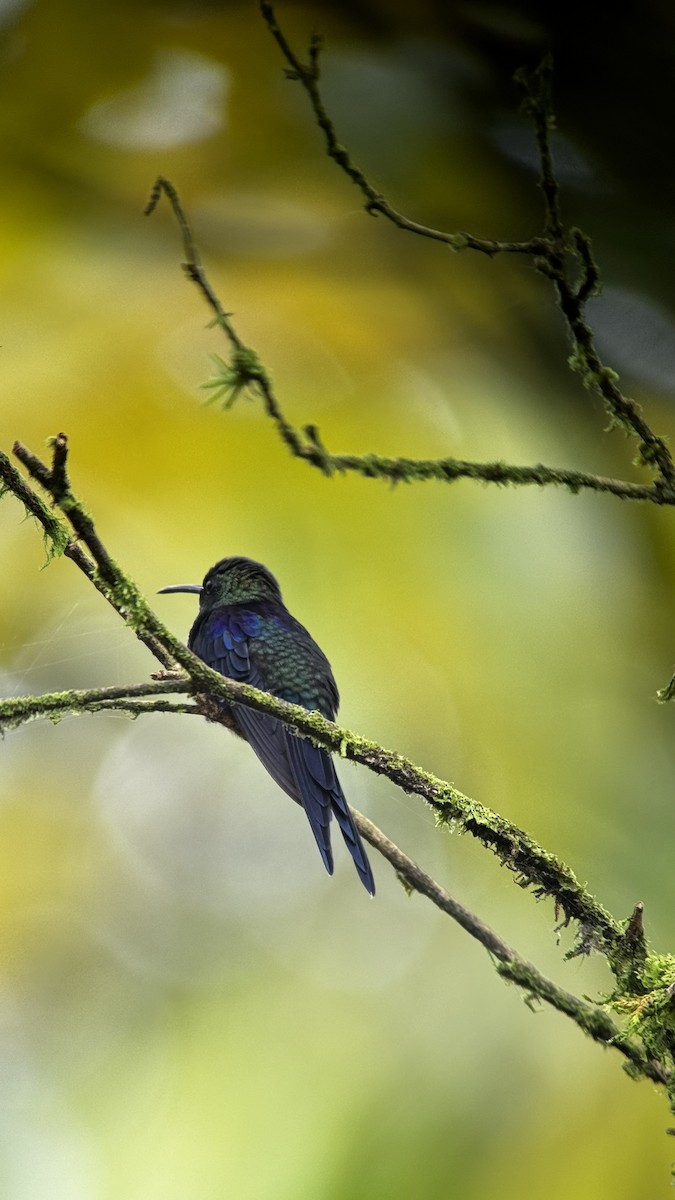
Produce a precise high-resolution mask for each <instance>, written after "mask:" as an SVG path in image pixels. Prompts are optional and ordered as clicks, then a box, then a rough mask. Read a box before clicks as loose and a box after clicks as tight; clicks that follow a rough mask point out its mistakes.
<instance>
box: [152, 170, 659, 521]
mask: <svg viewBox="0 0 675 1200" xmlns="http://www.w3.org/2000/svg"><path fill="white" fill-rule="evenodd" d="M162 193H164V194H165V195H166V196H167V197H168V199H169V201H170V203H171V207H172V209H173V212H174V214H175V217H176V220H177V222H178V225H179V228H180V230H181V233H182V237H183V248H184V253H185V255H186V263H185V264H184V266H185V269H186V274H187V275H188V278H190V279H191V280H192V281H193V282H194V283H195V284H196V285H197V287H198V288H199V290H200V292H201V293H202V295H203V297H204V298H205V299H206V301H207V303H208V304H209V306H210V307H211V309H212V311H213V312H214V313H215V315H216V319H217V324H218V325H220V326H221V327H222V328H223V330H224V332H225V334H226V336H227V337H228V339H229V341H230V343H231V345H232V346H233V348H234V354H233V358H232V360H231V362H230V363H229V364H227V367H226V369H227V375H226V376H224V377H223V378H222V384H223V389H224V390H226V391H229V392H230V393H231V395H232V396H236V394H238V393H239V391H241V390H242V389H244V388H246V387H248V388H251V389H252V390H255V391H257V392H258V394H259V396H260V397H261V399H262V401H263V404H264V407H265V411H266V413H267V415H268V416H269V417H270V418H271V419H272V420H273V421H274V423H275V424H276V426H277V429H278V430H279V433H280V435H281V437H282V439H283V441H284V442H285V444H286V445H287V446H288V448H289V450H290V451H291V453H292V454H293V455H294V456H295V457H296V458H299V459H302V460H303V461H305V462H307V463H309V464H311V465H312V466H315V467H318V468H319V469H320V470H321V471H323V473H324V474H326V475H333V474H344V473H346V472H352V473H355V474H358V475H361V476H364V477H365V478H367V479H383V480H386V481H387V482H389V483H401V482H403V483H417V482H422V481H427V480H436V481H438V482H442V483H454V482H455V481H456V480H458V479H475V480H479V481H480V482H482V483H491V484H497V485H503V484H508V485H510V486H512V487H531V486H537V487H565V488H567V489H568V490H569V491H570V492H572V493H574V494H576V493H578V492H580V491H584V490H585V491H594V492H606V493H608V494H610V495H614V496H617V497H619V498H620V499H622V500H643V501H645V500H646V501H649V502H651V503H652V504H657V505H675V486H674V487H673V488H670V487H668V488H666V487H663V486H662V485H660V484H651V485H645V484H638V483H632V482H630V481H628V480H622V479H611V478H608V477H606V476H603V475H595V474H592V473H591V472H588V471H575V470H571V469H566V468H560V467H547V466H545V465H544V464H543V463H536V464H535V465H533V466H519V465H517V464H515V463H505V462H483V463H481V462H471V461H467V460H466V459H459V458H448V457H446V458H440V459H415V458H386V457H384V456H382V455H379V454H364V455H356V454H331V453H329V451H328V450H327V449H326V447H325V445H324V444H323V442H322V440H321V437H320V435H319V431H318V429H317V428H316V426H314V425H307V426H305V429H304V434H305V436H304V438H303V436H302V434H301V433H300V432H299V431H298V430H297V429H296V428H295V427H294V426H293V425H292V424H291V423H290V421H288V420H287V418H286V417H285V415H284V413H283V411H282V408H281V404H280V403H279V399H278V397H277V395H276V393H275V391H274V387H273V385H272V382H271V379H270V376H269V374H268V372H267V371H266V370H265V369H264V367H263V366H262V364H261V362H260V360H259V358H258V356H257V355H256V353H255V351H254V350H252V349H251V348H250V347H247V346H244V343H243V342H242V341H241V339H240V337H239V336H238V334H237V333H236V330H235V328H234V325H233V323H232V321H231V319H230V314H227V313H225V312H224V310H223V307H222V304H221V303H220V301H219V299H218V297H217V296H216V293H215V292H214V289H213V287H212V286H211V284H210V282H209V280H208V278H207V275H206V272H205V270H204V267H203V265H202V262H201V259H200V256H199V253H198V250H197V247H196V243H195V239H194V235H193V233H192V229H191V227H190V223H189V221H188V219H187V216H186V213H185V210H184V208H183V206H182V203H181V200H180V197H179V196H178V193H177V191H176V188H175V187H174V186H173V184H172V183H171V182H170V181H169V180H167V179H164V178H163V177H160V178H159V179H158V180H157V181H156V183H155V185H154V187H153V190H152V193H151V198H150V203H149V204H148V207H147V208H146V212H153V211H154V209H155V207H156V205H157V202H158V199H159V197H160V195H161V194H162ZM219 382H220V380H219V379H218V378H216V380H215V381H214V383H215V385H216V386H217V385H218V383H219Z"/></svg>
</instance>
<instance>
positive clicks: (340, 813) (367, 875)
mask: <svg viewBox="0 0 675 1200" xmlns="http://www.w3.org/2000/svg"><path fill="white" fill-rule="evenodd" d="M331 807H332V809H333V813H334V815H335V820H336V821H337V823H338V825H339V826H340V831H341V833H342V836H343V838H344V840H345V842H346V844H347V849H348V850H349V853H350V854H351V856H352V858H353V860H354V866H355V867H356V870H357V871H358V874H359V879H360V880H361V883H362V884H363V886H364V888H365V889H366V891H367V892H370V895H371V896H374V895H375V880H374V879H373V872H372V870H371V867H370V863H369V862H368V855H367V854H366V851H365V848H364V845H363V842H362V841H361V835H360V834H359V831H358V829H357V828H356V825H355V824H354V818H353V816H352V814H351V811H350V808H349V805H348V804H347V801H346V799H345V797H344V794H343V792H342V789H341V788H340V785H339V784H338V790H337V792H333V795H332V796H331Z"/></svg>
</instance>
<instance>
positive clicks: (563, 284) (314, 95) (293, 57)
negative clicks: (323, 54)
mask: <svg viewBox="0 0 675 1200" xmlns="http://www.w3.org/2000/svg"><path fill="white" fill-rule="evenodd" d="M260 12H261V14H262V17H263V20H264V22H265V24H266V25H267V27H268V29H269V30H270V33H271V34H272V36H273V37H274V39H275V41H276V43H277V45H278V46H279V48H280V50H281V53H282V54H283V56H284V58H285V60H286V62H287V63H288V69H287V71H286V75H287V77H288V78H289V79H292V80H296V81H297V82H298V83H299V84H300V85H301V87H302V88H303V89H304V91H305V93H306V95H307V98H308V100H309V103H310V106H311V109H312V112H313V114H314V118H315V120H316V123H317V125H318V126H319V128H320V129H321V131H322V132H323V135H324V137H325V141H326V152H327V154H328V155H329V157H330V158H332V159H333V161H334V162H336V163H337V165H338V166H339V167H340V169H341V170H342V171H343V172H344V173H345V174H346V175H347V176H348V178H349V179H351V181H352V183H354V184H355V185H356V186H357V187H358V188H359V189H360V191H361V193H362V194H363V196H364V198H365V200H366V206H365V207H366V210H367V211H368V212H370V213H381V214H382V215H383V216H385V217H386V218H387V219H388V220H390V221H391V222H393V224H395V225H397V226H398V228H400V229H403V230H405V231H406V232H408V233H413V234H417V235H420V236H422V237H426V238H433V239H434V240H436V241H440V242H445V243H446V244H447V245H449V246H451V247H452V248H453V249H455V250H464V249H469V250H477V251H479V252H481V253H483V254H488V255H490V256H491V257H492V256H494V255H495V254H498V253H518V254H527V255H530V256H532V258H533V260H534V263H535V266H536V267H537V269H538V270H539V271H540V272H541V274H542V275H544V276H546V277H547V278H548V279H549V280H551V282H552V283H553V285H554V287H555V289H556V292H557V296H558V303H559V306H560V309H561V311H562V314H563V317H564V320H565V323H566V325H567V329H568V333H569V336H570V340H571V342H572V347H573V353H572V356H571V359H570V366H571V367H572V369H573V370H575V371H576V372H578V373H579V374H580V375H581V376H582V378H583V381H584V384H585V386H587V387H588V388H590V389H591V390H593V391H595V392H597V394H598V395H599V396H600V397H601V398H602V400H603V402H604V404H605V406H606V408H607V410H608V412H609V413H610V415H611V417H612V420H613V421H614V422H615V423H616V424H618V425H620V426H621V427H622V428H624V429H626V430H627V431H628V432H629V433H631V434H633V435H635V436H636V437H637V438H638V439H639V457H640V462H641V463H642V464H643V465H644V466H646V467H652V468H655V469H656V470H657V471H658V473H659V475H660V480H659V482H658V484H657V485H656V490H657V491H658V490H659V488H663V490H664V492H665V493H667V496H664V497H663V498H662V499H660V500H656V497H655V494H654V493H652V494H649V495H646V494H642V495H638V494H636V493H634V492H627V491H624V492H623V493H622V495H623V496H624V497H625V498H628V497H629V496H630V498H632V499H643V500H644V499H651V500H654V501H655V502H656V503H662V504H673V503H675V463H673V459H672V456H671V454H670V451H669V449H668V446H667V444H666V442H665V440H664V439H663V438H661V437H658V436H657V435H656V434H655V433H654V431H653V430H652V429H651V428H650V426H649V424H648V423H647V421H645V419H644V417H643V416H642V413H641V411H640V409H639V406H638V405H637V404H636V403H635V401H634V400H631V399H630V398H629V397H628V396H625V395H624V394H623V392H622V391H621V389H620V388H619V387H618V384H617V378H618V377H617V375H616V373H615V372H614V371H612V370H610V369H609V368H608V367H606V366H605V365H604V363H603V362H602V360H601V359H600V356H599V354H598V352H597V349H596V347H595V343H594V339H593V334H592V330H591V328H590V326H589V325H588V323H587V322H586V321H585V320H584V304H585V302H586V300H587V299H588V298H589V296H590V295H592V294H594V293H595V292H596V291H597V287H598V272H597V266H596V264H595V263H594V261H593V259H592V254H591V250H590V240H589V239H588V238H587V237H586V235H585V234H583V233H581V231H580V230H577V229H567V227H566V226H565V224H564V222H563V218H562V212H561V206H560V187H559V184H558V180H557V177H556V175H555V171H554V169H553V156H552V153H551V143H550V132H551V130H552V129H553V128H554V125H555V119H554V112H553V104H552V99H551V85H552V69H553V68H552V61H551V58H550V56H548V55H547V56H546V57H545V58H544V59H543V61H542V62H541V63H540V64H539V66H538V67H537V68H536V69H535V70H533V71H525V70H522V71H519V72H517V73H516V81H517V83H518V84H519V85H520V87H521V89H522V92H523V109H524V111H525V112H526V113H527V115H528V116H529V117H531V119H532V120H533V122H534V128H535V136H536V140H537V146H538V149H539V162H540V176H539V186H540V188H541V191H542V193H543V196H544V209H545V221H544V230H543V235H542V236H541V237H535V238H530V239H529V240H527V241H523V242H500V241H491V240H485V239H483V238H476V237H474V236H473V235H472V234H468V233H465V232H457V233H449V232H442V231H440V230H437V229H431V228H429V227H427V226H424V225H421V224H419V223H418V222H416V221H411V220H409V219H408V218H406V217H404V216H403V215H402V214H401V213H399V212H397V211H396V210H395V209H394V208H393V207H392V205H390V204H389V202H388V201H387V200H386V198H385V197H384V196H383V195H381V193H380V192H379V191H378V190H377V189H376V188H375V187H374V186H373V185H372V184H371V183H370V181H369V180H368V178H367V176H366V175H365V174H364V172H363V171H362V170H361V169H360V168H359V167H357V166H356V164H355V163H354V161H353V159H352V157H351V155H350V154H349V152H348V150H346V148H345V147H344V146H342V145H341V144H340V143H339V141H338V138H337V135H336V132H335V128H334V125H333V122H332V120H331V119H330V117H329V115H328V113H327V111H326V107H325V104H324V102H323V98H322V95H321V91H320V88H319V79H320V71H319V52H320V49H321V39H320V38H319V37H317V36H314V37H313V38H312V40H311V42H310V47H309V58H308V61H307V62H303V61H302V60H301V59H300V58H299V56H298V55H297V54H296V52H295V51H294V50H293V48H292V46H291V45H290V43H289V41H288V39H287V37H286V35H285V34H284V32H283V30H282V29H281V28H280V26H279V23H278V21H277V19H276V15H275V11H274V7H273V5H272V4H271V3H270V0H260ZM570 259H572V260H574V259H576V260H578V261H579V263H580V265H581V268H582V279H581V282H580V284H579V285H578V286H577V287H574V286H572V285H571V284H570V282H569V280H568V277H567V271H568V266H569V260H570ZM300 457H304V458H305V459H306V460H307V461H309V462H314V464H315V465H318V466H321V467H322V469H325V466H324V464H322V463H321V462H319V461H318V458H317V456H316V455H314V456H312V455H308V454H306V453H305V454H302V455H300ZM472 466H473V467H474V468H476V467H477V466H478V464H472ZM347 469H354V468H352V467H349V468H347ZM362 473H363V474H370V475H371V476H374V475H377V474H378V472H377V471H371V472H368V471H367V470H366V471H363V472H362ZM426 477H427V476H425V475H423V474H422V475H419V474H417V475H411V476H410V478H412V479H419V478H426ZM437 477H441V476H437ZM457 477H458V476H457V475H456V474H455V475H450V476H449V477H448V478H449V479H454V478H457ZM473 477H474V478H481V476H480V474H479V473H478V472H476V471H475V470H474V475H473ZM518 482H526V483H531V482H537V483H539V482H540V481H539V480H538V479H527V480H519V481H518ZM546 482H547V483H549V482H554V480H552V479H548V480H546ZM580 486H581V487H588V486H589V485H588V484H587V483H582V484H581V485H580ZM628 486H630V485H628ZM594 490H596V491H603V490H607V489H606V488H600V487H597V486H596V487H595V488H594Z"/></svg>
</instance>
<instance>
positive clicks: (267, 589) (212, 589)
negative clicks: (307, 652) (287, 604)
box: [159, 557, 282, 610]
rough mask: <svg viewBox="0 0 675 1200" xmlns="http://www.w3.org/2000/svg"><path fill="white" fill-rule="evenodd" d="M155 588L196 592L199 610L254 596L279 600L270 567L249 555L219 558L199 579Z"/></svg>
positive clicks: (278, 591)
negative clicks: (197, 581)
mask: <svg viewBox="0 0 675 1200" xmlns="http://www.w3.org/2000/svg"><path fill="white" fill-rule="evenodd" d="M159 591H160V593H165V592H197V593H198V594H199V607H200V609H202V610H208V609H210V608H218V607H220V606H221V605H227V604H246V603H247V602H250V601H255V600H275V601H276V602H277V604H281V603H282V600H281V591H280V588H279V584H278V583H277V581H276V579H275V578H274V576H273V575H272V573H271V571H268V570H267V567H264V566H263V565H262V563H259V562H254V561H253V559H252V558H239V557H236V558H221V560H220V562H217V563H216V565H215V566H214V567H211V570H210V571H207V572H206V575H205V576H204V582H203V583H177V584H174V585H172V586H171V587H165V588H160V589H159Z"/></svg>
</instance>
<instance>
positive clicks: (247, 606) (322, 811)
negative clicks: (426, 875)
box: [163, 558, 375, 895]
mask: <svg viewBox="0 0 675 1200" xmlns="http://www.w3.org/2000/svg"><path fill="white" fill-rule="evenodd" d="M163 590H164V591H182V590H190V591H199V593H200V610H199V615H198V617H197V619H196V621H195V623H194V625H193V626H192V629H191V631H190V636H189V639H188V645H189V646H190V648H191V650H193V651H194V653H195V654H196V655H198V657H199V658H201V659H203V660H204V662H206V663H208V665H209V666H210V667H213V668H214V670H216V671H220V673H221V674H222V675H227V676H228V677H229V678H230V679H238V680H241V681H242V682H244V683H249V684H251V685H252V686H253V687H257V688H260V689H261V690H262V691H266V692H270V693H271V694H272V695H273V696H279V697H280V698H281V699H283V700H289V701H291V702H292V703H294V704H302V705H303V707H305V708H307V709H310V710H312V709H313V710H317V711H318V712H321V713H323V715H324V716H325V717H328V718H329V719H330V720H333V719H334V718H335V715H336V713H337V709H338V704H339V695H338V690H337V686H336V684H335V680H334V678H333V672H332V670H331V667H330V663H329V662H328V659H327V658H326V656H325V654H324V653H323V651H322V650H320V649H319V647H318V646H317V644H316V642H315V641H314V639H313V638H312V637H311V635H310V634H309V633H308V631H307V630H306V629H305V628H304V626H303V625H301V624H300V622H299V621H296V619H295V617H293V616H292V615H291V614H290V613H289V611H288V609H287V608H286V607H285V605H284V603H283V601H282V598H281V592H280V590H279V585H278V583H277V581H276V579H275V578H274V576H273V575H271V574H270V572H269V571H268V570H267V568H266V567H263V566H262V565H261V564H260V563H256V562H253V561H252V560H251V559H248V558H225V559H222V560H221V562H218V563H216V565H215V566H214V567H212V568H211V570H210V571H209V572H208V573H207V575H206V577H205V579H204V583H203V584H202V586H201V588H199V587H196V586H194V585H191V586H190V587H187V588H182V587H178V588H170V589H169V588H165V589H163ZM230 713H231V716H232V718H233V720H234V723H235V724H236V726H237V727H238V729H239V730H240V732H241V734H242V736H243V737H245V738H246V740H247V741H248V742H249V744H250V746H251V748H252V749H253V750H254V751H255V753H256V754H257V756H258V758H259V759H260V761H261V762H262V763H263V765H264V766H265V767H266V769H267V770H268V771H269V773H270V775H271V776H272V778H273V779H274V780H275V782H276V783H278V785H279V787H281V788H283V790H284V791H285V792H286V793H287V794H288V795H289V796H290V797H291V799H293V800H295V801H296V802H297V803H298V804H300V805H302V807H303V808H304V810H305V813H306V814H307V819H308V821H309V824H310V826H311V829H312V833H313V834H314V837H315V839H316V843H317V845H318V847H319V851H320V853H321V857H322V859H323V862H324V865H325V867H326V870H327V871H328V872H329V874H332V873H333V854H332V850H331V844H330V820H331V816H335V819H336V821H337V823H338V825H339V827H340V830H341V832H342V836H343V838H344V840H345V842H346V844H347V846H348V848H349V852H350V854H351V856H352V859H353V860H354V865H355V867H356V870H357V871H358V874H359V877H360V879H361V881H362V883H363V885H364V887H365V888H366V889H367V891H368V892H370V894H371V895H373V894H374V892H375V883H374V880H373V874H372V871H371V868H370V863H369V862H368V858H367V856H366V852H365V849H364V847H363V844H362V842H361V838H360V837H359V833H358V830H357V829H356V826H355V824H354V819H353V817H352V815H351V812H350V811H349V805H348V804H347V801H346V799H345V796H344V793H343V791H342V788H341V786H340V782H339V780H338V777H337V774H336V772H335V767H334V765H333V760H332V758H331V756H330V755H329V754H328V753H327V751H325V750H323V749H321V748H320V747H318V746H315V745H313V744H312V743H311V742H308V741H306V740H305V739H304V738H298V737H296V736H295V735H294V734H293V733H292V732H291V731H290V730H289V728H288V726H286V725H284V724H282V722H281V721H278V720H276V718H274V717H269V716H266V715H264V714H263V713H258V712H255V711H254V710H253V709H251V708H246V707H244V706H243V705H241V704H233V705H231V706H230Z"/></svg>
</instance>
